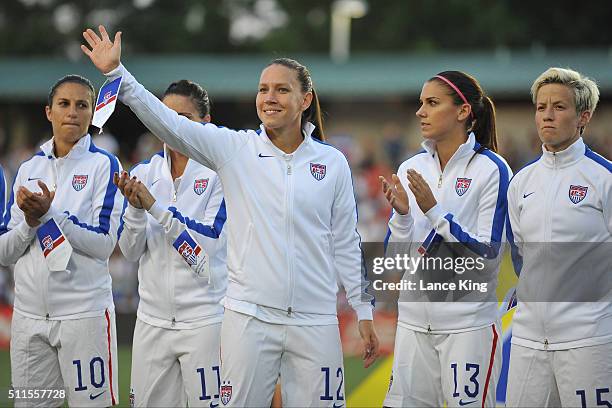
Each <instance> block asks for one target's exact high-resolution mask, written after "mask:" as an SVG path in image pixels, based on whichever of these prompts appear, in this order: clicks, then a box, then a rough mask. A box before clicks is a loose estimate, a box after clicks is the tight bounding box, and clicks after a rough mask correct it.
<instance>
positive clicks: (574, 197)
mask: <svg viewBox="0 0 612 408" xmlns="http://www.w3.org/2000/svg"><path fill="white" fill-rule="evenodd" d="M587 190H588V187H583V186H572V185H570V188H569V199H570V200H571V201H572V203H574V204H578V203H579V202H581V201H582V200H584V198H585V197H586V195H587Z"/></svg>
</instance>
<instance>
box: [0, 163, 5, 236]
mask: <svg viewBox="0 0 612 408" xmlns="http://www.w3.org/2000/svg"><path fill="white" fill-rule="evenodd" d="M5 204H6V182H5V180H4V170H2V166H0V228H2V225H3V221H4V211H5V210H6V207H5Z"/></svg>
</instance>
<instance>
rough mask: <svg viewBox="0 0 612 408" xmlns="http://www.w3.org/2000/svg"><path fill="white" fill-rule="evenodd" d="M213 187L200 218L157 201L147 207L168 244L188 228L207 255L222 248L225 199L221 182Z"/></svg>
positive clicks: (225, 216)
mask: <svg viewBox="0 0 612 408" xmlns="http://www.w3.org/2000/svg"><path fill="white" fill-rule="evenodd" d="M218 180H219V179H218V178H217V181H218ZM213 187H214V188H215V191H213V192H212V193H211V196H210V197H209V201H208V203H207V205H206V210H205V212H204V217H203V218H202V220H197V219H191V218H189V217H185V216H184V215H183V214H181V212H180V211H179V210H178V209H177V208H176V207H168V208H164V207H162V206H161V205H159V204H157V202H155V203H154V204H153V206H152V207H151V208H150V209H149V214H151V215H152V216H153V218H155V219H156V220H157V222H159V224H160V225H161V226H162V227H163V229H164V231H165V233H166V239H167V241H168V243H169V244H170V245H172V244H173V243H174V241H176V239H177V238H178V237H179V235H181V234H182V233H183V231H185V230H189V233H190V234H191V236H192V237H193V238H194V239H195V240H196V241H197V242H198V244H200V245H201V246H202V248H203V249H204V252H206V253H207V254H208V256H209V257H213V256H214V255H215V254H216V252H217V251H219V250H220V249H222V248H223V242H224V240H223V239H221V232H222V231H223V226H224V225H225V221H226V219H227V214H226V210H225V201H224V200H223V191H222V189H221V183H219V182H217V183H215V186H213Z"/></svg>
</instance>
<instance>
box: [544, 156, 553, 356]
mask: <svg viewBox="0 0 612 408" xmlns="http://www.w3.org/2000/svg"><path fill="white" fill-rule="evenodd" d="M556 179H557V155H556V154H555V153H553V170H552V177H551V178H550V182H549V183H548V191H547V193H546V199H545V201H544V202H545V203H546V204H547V208H554V206H552V205H554V203H553V202H552V201H553V197H552V194H553V192H554V191H555V190H556ZM551 218H552V211H546V217H545V218H544V240H543V242H544V243H543V245H544V248H545V252H546V254H545V255H544V256H543V258H544V262H545V263H548V262H547V261H546V260H547V259H550V253H549V252H550V244H549V243H550V242H551V238H552V230H551V229H552V227H551V225H552V220H551ZM547 242H548V244H547ZM540 304H541V307H540V309H541V313H542V314H541V317H542V328H543V330H544V333H543V334H544V341H543V343H544V349H545V350H548V327H547V324H546V319H545V318H544V316H546V311H547V309H548V302H540Z"/></svg>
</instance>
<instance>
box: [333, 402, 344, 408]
mask: <svg viewBox="0 0 612 408" xmlns="http://www.w3.org/2000/svg"><path fill="white" fill-rule="evenodd" d="M333 406H334V408H342V407H343V406H344V404H338V405H336V403H335V402H334V405H333Z"/></svg>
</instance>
